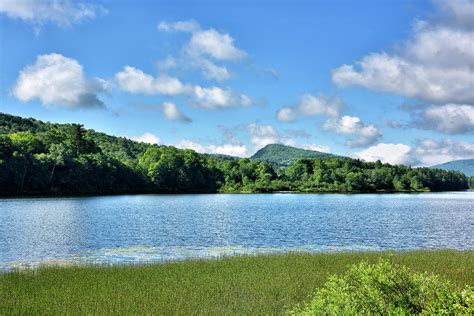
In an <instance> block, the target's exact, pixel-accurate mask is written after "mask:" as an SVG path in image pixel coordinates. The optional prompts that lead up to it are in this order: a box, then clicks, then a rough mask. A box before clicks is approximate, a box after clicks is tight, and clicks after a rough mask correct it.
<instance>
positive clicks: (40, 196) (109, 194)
mask: <svg viewBox="0 0 474 316" xmlns="http://www.w3.org/2000/svg"><path fill="white" fill-rule="evenodd" d="M450 192H453V193H455V192H474V189H465V190H458V191H376V192H338V191H272V192H180V193H155V192H142V193H103V194H57V195H56V194H52V195H49V194H48V195H44V194H25V195H1V194H0V199H5V200H7V199H28V198H88V197H107V196H127V195H130V196H136V195H162V196H182V195H224V194H235V195H250V194H254V195H272V194H315V195H322V194H337V195H364V194H365V195H378V194H408V195H411V194H425V193H450Z"/></svg>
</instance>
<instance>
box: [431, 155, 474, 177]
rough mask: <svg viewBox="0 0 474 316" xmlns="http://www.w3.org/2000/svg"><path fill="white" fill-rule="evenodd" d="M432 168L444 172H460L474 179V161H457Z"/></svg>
mask: <svg viewBox="0 0 474 316" xmlns="http://www.w3.org/2000/svg"><path fill="white" fill-rule="evenodd" d="M431 168H438V169H443V170H452V171H459V172H462V173H464V174H465V175H466V176H468V177H474V159H464V160H455V161H450V162H445V163H442V164H439V165H435V166H432V167H431Z"/></svg>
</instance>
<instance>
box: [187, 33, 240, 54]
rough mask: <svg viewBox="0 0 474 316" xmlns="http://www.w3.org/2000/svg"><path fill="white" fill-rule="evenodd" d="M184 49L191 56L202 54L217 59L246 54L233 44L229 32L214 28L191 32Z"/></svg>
mask: <svg viewBox="0 0 474 316" xmlns="http://www.w3.org/2000/svg"><path fill="white" fill-rule="evenodd" d="M185 49H186V51H187V52H188V53H189V54H190V55H191V56H203V55H204V56H209V57H212V58H215V59H217V60H238V59H242V58H244V57H245V56H246V53H245V52H244V51H243V50H241V49H239V48H237V47H236V46H235V45H234V39H233V38H232V37H231V36H230V35H229V34H226V33H220V32H218V31H216V30H215V29H209V30H199V31H196V32H193V34H192V36H191V39H190V40H189V42H188V44H187V45H186V48H185Z"/></svg>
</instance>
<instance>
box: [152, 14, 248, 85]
mask: <svg viewBox="0 0 474 316" xmlns="http://www.w3.org/2000/svg"><path fill="white" fill-rule="evenodd" d="M158 30H160V31H178V32H186V33H190V34H191V37H190V39H189V41H188V42H187V43H186V44H185V45H184V47H183V52H184V58H183V62H182V63H183V64H189V65H191V66H192V67H194V68H198V69H200V70H201V71H202V73H203V75H204V76H205V77H206V78H208V79H215V80H217V81H224V80H227V79H229V78H230V77H231V74H230V72H229V70H228V69H227V67H225V66H223V65H217V64H216V61H220V62H224V61H236V60H240V59H242V58H245V57H246V56H247V53H246V52H245V51H243V50H241V49H239V48H237V47H236V46H235V44H234V41H235V40H234V38H232V37H231V36H230V35H229V34H227V33H222V32H219V31H217V30H215V29H213V28H210V29H203V28H201V26H200V25H199V24H198V23H197V22H196V21H193V20H190V21H178V22H174V23H169V22H160V23H159V25H158Z"/></svg>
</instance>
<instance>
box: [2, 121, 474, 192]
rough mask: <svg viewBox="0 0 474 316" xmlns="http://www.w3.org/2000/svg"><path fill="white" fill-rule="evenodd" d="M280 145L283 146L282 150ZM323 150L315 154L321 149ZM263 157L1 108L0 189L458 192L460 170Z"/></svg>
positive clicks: (337, 159) (464, 182)
mask: <svg viewBox="0 0 474 316" xmlns="http://www.w3.org/2000/svg"><path fill="white" fill-rule="evenodd" d="M285 148H286V147H285ZM320 154H321V153H320ZM321 157H322V158H324V159H319V158H320V157H318V158H302V159H299V160H297V161H296V162H295V163H294V164H292V165H290V166H288V167H286V168H278V169H275V168H274V166H273V165H272V164H271V163H269V162H265V161H258V160H251V159H238V158H234V157H227V156H211V155H205V154H198V153H196V152H194V151H193V150H189V149H186V150H183V149H177V148H174V147H171V146H157V145H149V144H144V143H138V142H135V141H132V140H129V139H126V138H123V137H114V136H109V135H106V134H104V133H98V132H95V131H94V130H90V129H89V130H87V129H84V127H83V126H82V125H79V124H53V123H45V122H41V121H39V120H35V119H31V118H21V117H17V116H12V115H8V114H1V113H0V194H1V195H4V196H15V195H80V194H123V193H185V192H189V193H200V192H275V191H300V192H380V191H382V192H393V191H398V192H410V191H444V190H463V189H466V188H467V178H466V176H465V175H464V174H462V173H459V172H454V171H445V170H440V169H430V168H416V169H412V168H410V167H406V166H391V165H389V164H382V163H380V162H370V163H369V162H363V161H360V160H357V159H350V158H345V157H329V156H327V155H326V154H324V155H323V156H321Z"/></svg>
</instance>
